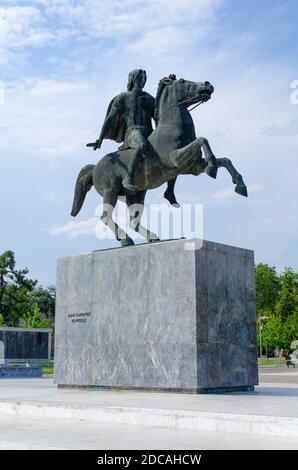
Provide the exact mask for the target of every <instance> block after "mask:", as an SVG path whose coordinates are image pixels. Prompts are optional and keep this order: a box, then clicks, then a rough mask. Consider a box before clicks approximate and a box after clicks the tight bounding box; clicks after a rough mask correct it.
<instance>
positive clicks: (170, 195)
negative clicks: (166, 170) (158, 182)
mask: <svg viewBox="0 0 298 470" xmlns="http://www.w3.org/2000/svg"><path fill="white" fill-rule="evenodd" d="M176 179H177V176H175V178H172V179H171V180H169V181H168V186H167V189H166V191H165V193H164V197H165V198H166V199H167V200H168V201H169V203H170V204H171V205H172V206H174V207H180V204H179V202H177V200H176V196H175V192H174V188H175V183H176Z"/></svg>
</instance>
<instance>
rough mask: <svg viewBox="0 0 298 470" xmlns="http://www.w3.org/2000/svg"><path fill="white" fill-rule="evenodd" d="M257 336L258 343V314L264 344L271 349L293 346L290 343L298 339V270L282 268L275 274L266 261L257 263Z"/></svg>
mask: <svg viewBox="0 0 298 470" xmlns="http://www.w3.org/2000/svg"><path fill="white" fill-rule="evenodd" d="M256 294H257V339H258V345H260V338H259V336H260V320H259V318H260V317H265V318H264V319H263V320H262V324H263V330H262V344H263V347H264V348H265V347H266V348H267V349H269V351H271V352H272V351H273V350H274V349H275V348H276V347H278V348H282V349H285V350H286V351H289V350H292V349H293V347H292V345H291V343H293V341H294V340H298V274H297V273H295V272H294V271H293V270H292V269H291V268H285V270H284V272H283V273H282V274H281V275H280V276H278V274H277V273H276V269H275V268H274V267H270V266H268V265H267V264H258V265H257V266H256Z"/></svg>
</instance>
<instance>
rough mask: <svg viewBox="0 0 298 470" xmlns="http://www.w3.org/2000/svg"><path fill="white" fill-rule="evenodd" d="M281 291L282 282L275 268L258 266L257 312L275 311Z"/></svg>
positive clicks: (264, 265)
mask: <svg viewBox="0 0 298 470" xmlns="http://www.w3.org/2000/svg"><path fill="white" fill-rule="evenodd" d="M279 290H280V281H279V278H278V275H277V273H276V269H275V267H271V266H268V264H262V263H260V264H257V265H256V294H257V311H258V312H261V311H265V310H267V311H268V310H269V311H273V310H274V307H275V305H276V302H277V299H278V296H279Z"/></svg>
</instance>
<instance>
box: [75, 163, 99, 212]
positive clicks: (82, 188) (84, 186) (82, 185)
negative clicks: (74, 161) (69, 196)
mask: <svg viewBox="0 0 298 470" xmlns="http://www.w3.org/2000/svg"><path fill="white" fill-rule="evenodd" d="M94 168H95V165H86V166H84V168H82V169H81V171H80V173H79V176H78V178H77V182H76V187H75V192H74V200H73V205H72V209H71V215H72V216H73V217H75V216H76V215H78V213H79V212H80V210H81V208H82V205H83V203H84V201H85V197H86V194H87V193H88V191H90V189H91V188H92V186H93V178H92V174H93V170H94Z"/></svg>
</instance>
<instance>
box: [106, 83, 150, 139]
mask: <svg viewBox="0 0 298 470" xmlns="http://www.w3.org/2000/svg"><path fill="white" fill-rule="evenodd" d="M144 94H146V95H148V93H146V92H144ZM148 96H150V95H148ZM124 97H125V93H120V94H119V95H117V96H115V98H113V99H112V101H111V102H110V104H109V107H108V110H107V113H106V117H105V121H106V119H107V117H108V115H109V114H110V111H111V109H112V108H114V109H116V110H117V112H116V113H114V115H113V120H112V122H111V123H110V125H109V126H108V129H106V131H105V134H104V135H103V136H102V137H103V138H104V139H110V140H114V141H115V142H118V143H120V142H124V140H125V134H126V131H127V124H126V121H125V119H124V117H123V111H124V109H123V107H124V103H123V100H124ZM151 132H152V127H150V129H149V134H150V133H151Z"/></svg>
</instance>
